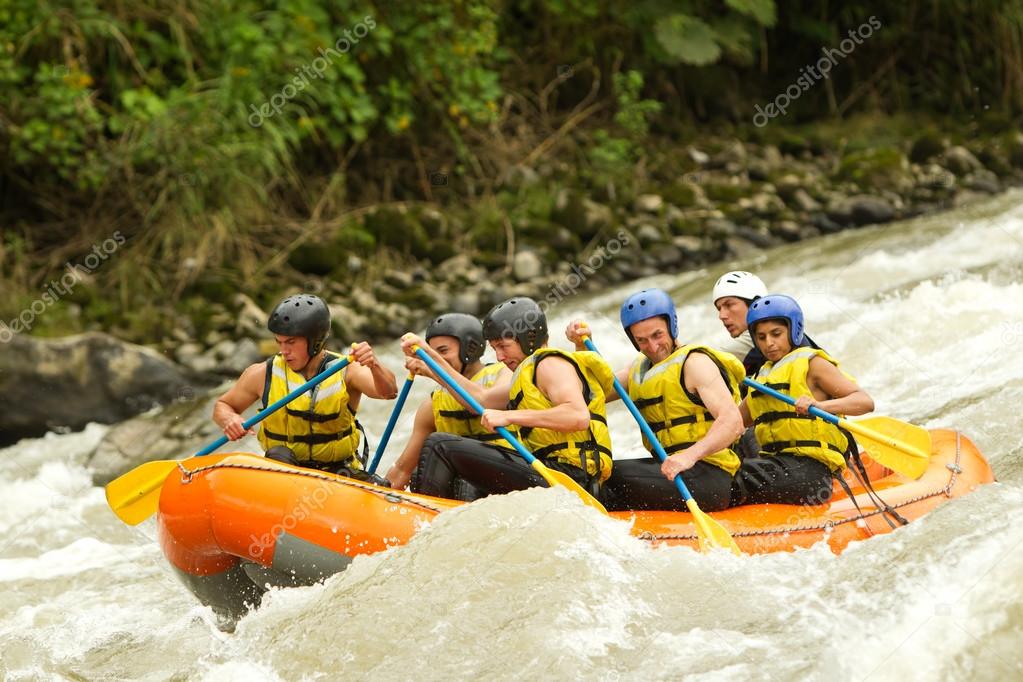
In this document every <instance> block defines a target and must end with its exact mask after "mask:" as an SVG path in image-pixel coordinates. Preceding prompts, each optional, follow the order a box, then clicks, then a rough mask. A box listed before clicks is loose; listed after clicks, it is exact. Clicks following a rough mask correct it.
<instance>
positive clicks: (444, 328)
mask: <svg viewBox="0 0 1023 682" xmlns="http://www.w3.org/2000/svg"><path fill="white" fill-rule="evenodd" d="M435 336H453V337H455V338H456V339H458V357H459V358H461V359H462V367H463V369H464V368H465V366H466V365H471V364H472V363H474V362H476V361H477V360H479V359H480V358H481V357H483V323H482V322H480V321H479V320H478V319H477V318H476V317H474V316H473V315H466V314H465V313H447V314H445V315H441V316H440V317H438V318H437V319H435V320H434V321H433V322H431V323H430V326H429V327H427V328H426V340H427V342H429V340H430V339H432V338H433V337H435Z"/></svg>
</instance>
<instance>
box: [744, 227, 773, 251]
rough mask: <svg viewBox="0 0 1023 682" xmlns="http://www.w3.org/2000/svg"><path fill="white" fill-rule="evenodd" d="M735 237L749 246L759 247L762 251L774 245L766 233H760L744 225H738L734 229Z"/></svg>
mask: <svg viewBox="0 0 1023 682" xmlns="http://www.w3.org/2000/svg"><path fill="white" fill-rule="evenodd" d="M735 235H736V236H737V237H740V238H742V239H745V240H746V241H748V242H750V243H751V244H754V245H756V246H759V247H760V248H762V249H763V248H767V247H769V246H774V244H775V240H774V239H773V238H772V237H771V235H770V234H769V233H767V232H766V231H764V232H761V231H760V230H755V229H753V228H752V227H748V226H746V225H739V226H738V227H736V228H735Z"/></svg>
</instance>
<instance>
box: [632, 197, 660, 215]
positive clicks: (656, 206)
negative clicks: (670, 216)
mask: <svg viewBox="0 0 1023 682" xmlns="http://www.w3.org/2000/svg"><path fill="white" fill-rule="evenodd" d="M633 208H634V209H635V210H637V211H639V212H640V213H655V214H656V213H660V212H661V209H662V208H664V199H663V198H662V197H661V196H659V195H657V194H640V195H639V196H638V197H636V201H635V202H634V203H633Z"/></svg>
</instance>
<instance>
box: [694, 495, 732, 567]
mask: <svg viewBox="0 0 1023 682" xmlns="http://www.w3.org/2000/svg"><path fill="white" fill-rule="evenodd" d="M686 506H687V507H688V508H689V513H691V514H692V515H693V521H695V522H696V534H697V535H698V536H699V539H700V551H701V552H706V551H707V550H708V549H710V548H711V547H719V548H721V549H727V550H729V551H731V552H732V554H736V555H739V554H742V550H741V549H739V545H737V544H735V539H734V538H733V537H732V535H731V533H729V532H728V531H727V530H725V527H724V526H722V525H721V524H720V523H718V522H717V521H715V520H714V519H712V518H710V517H709V516H707V515H706V514H704V513H703V511H702V510H701V509H700V508H699V507H697V506H696V500H694V499H689V500H687V501H686Z"/></svg>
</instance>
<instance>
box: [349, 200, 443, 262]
mask: <svg viewBox="0 0 1023 682" xmlns="http://www.w3.org/2000/svg"><path fill="white" fill-rule="evenodd" d="M365 224H366V231H367V232H369V233H370V234H372V235H374V236H375V237H376V241H377V245H378V246H384V247H388V248H391V249H394V250H395V251H397V252H399V253H404V254H408V255H411V256H414V257H415V258H427V257H429V256H430V255H431V249H430V237H429V235H428V234H427V233H426V229H425V228H424V227H423V225H422V223H420V222H419V221H418V220H417V219H416V217H415V216H414V215H412V214H411V213H410V212H409V211H407V210H404V209H402V208H392V207H389V206H386V207H383V208H379V209H377V210H376V211H374V212H373V213H370V214H369V215H367V216H366V223H365Z"/></svg>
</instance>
